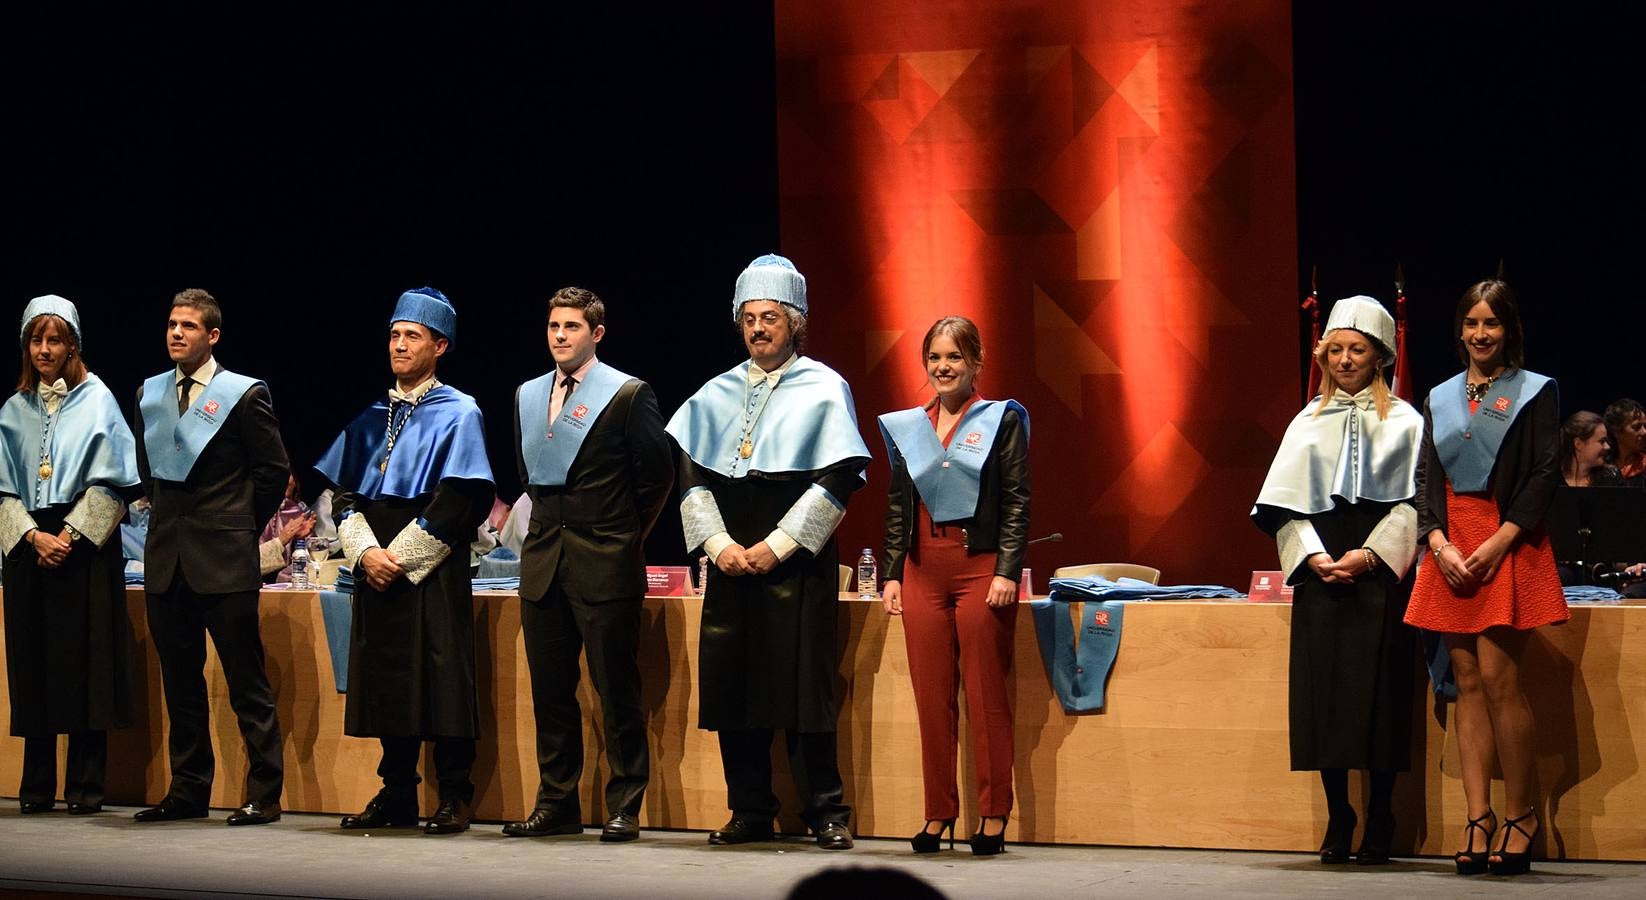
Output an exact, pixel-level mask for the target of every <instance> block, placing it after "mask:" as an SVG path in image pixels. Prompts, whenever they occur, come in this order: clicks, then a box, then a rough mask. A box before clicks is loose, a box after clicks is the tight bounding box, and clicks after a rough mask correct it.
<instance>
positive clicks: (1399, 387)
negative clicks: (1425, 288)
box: [1390, 288, 1412, 403]
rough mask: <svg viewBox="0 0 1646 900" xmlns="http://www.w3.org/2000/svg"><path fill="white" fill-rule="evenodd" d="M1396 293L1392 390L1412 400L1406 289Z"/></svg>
mask: <svg viewBox="0 0 1646 900" xmlns="http://www.w3.org/2000/svg"><path fill="white" fill-rule="evenodd" d="M1397 290H1398V291H1399V293H1397V294H1396V295H1395V383H1394V384H1393V385H1390V390H1391V391H1392V392H1393V393H1394V395H1395V396H1396V397H1399V398H1400V399H1402V400H1404V401H1406V402H1407V403H1410V402H1412V364H1411V361H1410V360H1409V359H1408V358H1407V356H1406V291H1405V289H1404V288H1397Z"/></svg>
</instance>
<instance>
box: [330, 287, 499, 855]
mask: <svg viewBox="0 0 1646 900" xmlns="http://www.w3.org/2000/svg"><path fill="white" fill-rule="evenodd" d="M456 337H457V311H456V310H455V309H454V308H453V307H452V304H451V301H450V300H448V299H446V295H445V294H442V293H441V292H439V291H437V290H435V289H434V288H429V287H424V288H418V289H417V290H413V291H407V292H406V293H404V294H401V295H400V300H399V302H398V303H396V304H395V307H394V314H393V315H392V316H391V317H390V318H389V368H390V369H392V370H393V372H394V378H395V386H394V387H393V388H391V389H390V390H389V392H388V395H387V396H386V397H383V398H381V399H379V400H378V401H377V402H375V403H373V404H372V405H371V406H369V407H367V408H366V410H365V411H364V412H362V413H361V414H360V415H359V416H357V417H356V418H355V420H354V421H353V422H350V423H349V426H348V427H347V428H345V429H344V430H343V433H342V434H340V435H338V436H337V440H336V441H334V442H333V443H332V445H331V449H329V450H327V451H326V453H325V455H324V456H322V457H321V458H320V461H319V462H318V463H316V464H315V468H316V469H318V470H320V473H321V474H322V475H324V476H326V478H327V480H328V481H330V482H331V485H332V488H333V489H334V491H335V492H336V500H335V501H334V503H333V506H332V509H333V510H334V512H335V514H336V515H337V536H338V538H340V539H341V540H342V542H343V555H344V557H345V559H346V560H347V561H348V564H349V565H350V566H351V567H352V570H353V573H354V579H355V582H354V583H355V589H354V620H353V625H352V629H353V631H352V633H351V634H350V636H349V693H348V701H347V703H346V705H345V707H344V728H343V730H344V731H345V732H346V733H347V734H350V735H353V736H355V737H375V738H377V739H378V740H379V741H380V742H381V743H382V745H383V757H382V762H381V763H380V764H379V765H378V767H377V774H378V775H379V776H380V777H381V778H382V779H383V789H382V790H380V791H379V792H378V793H377V796H376V797H374V798H373V799H372V800H371V802H370V803H368V804H366V808H365V809H364V810H363V811H362V812H360V813H359V814H357V815H352V816H347V817H345V818H344V819H343V821H342V827H344V828H351V829H369V828H385V827H409V828H415V827H416V826H417V821H418V803H417V785H418V784H419V783H420V782H421V779H420V778H419V777H418V774H417V762H418V759H419V758H420V757H421V756H422V748H423V742H424V741H432V742H433V743H434V767H435V777H436V780H437V781H438V782H439V785H440V805H439V808H438V810H437V811H436V812H435V814H434V817H433V818H431V819H430V820H429V821H428V823H427V825H426V826H425V827H424V829H423V830H424V832H425V833H427V834H454V833H456V832H460V831H465V830H467V829H468V827H469V820H470V818H471V817H472V812H471V808H470V807H471V804H472V802H473V800H474V783H473V781H471V780H470V770H471V769H472V768H473V767H474V755H475V739H476V738H477V736H478V735H479V733H480V711H479V700H478V694H477V690H476V681H475V660H474V589H473V583H472V582H471V581H470V580H469V555H468V546H469V539H470V536H472V535H473V534H474V531H475V529H476V528H478V527H479V525H480V523H481V522H482V521H484V520H485V518H486V514H487V513H488V512H490V511H491V505H492V498H493V496H494V495H495V493H496V488H495V487H494V485H493V482H492V470H491V463H490V462H489V461H488V460H487V458H486V432H485V427H484V425H483V423H482V422H481V418H480V407H478V406H477V405H475V402H474V398H472V397H470V396H469V395H467V394H464V393H461V392H460V391H457V390H456V389H454V388H452V387H449V386H447V385H444V384H441V383H440V381H439V380H438V379H437V378H435V365H436V364H437V363H438V362H439V360H440V357H441V356H444V355H445V353H446V351H447V350H448V349H450V348H451V345H452V342H453V341H454V340H455V339H456Z"/></svg>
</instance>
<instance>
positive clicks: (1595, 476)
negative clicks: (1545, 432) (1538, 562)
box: [1560, 400, 1646, 597]
mask: <svg viewBox="0 0 1646 900" xmlns="http://www.w3.org/2000/svg"><path fill="white" fill-rule="evenodd" d="M1625 404H1634V401H1633V400H1619V401H1618V402H1616V403H1613V404H1612V405H1611V406H1609V407H1607V408H1606V412H1607V415H1608V418H1602V417H1600V416H1598V415H1596V414H1595V413H1592V412H1589V411H1588V410H1586V409H1584V410H1578V411H1577V412H1575V413H1572V414H1571V415H1570V416H1568V417H1566V422H1565V424H1563V425H1562V426H1561V427H1560V475H1561V477H1562V478H1563V479H1564V480H1565V482H1566V484H1567V485H1568V486H1569V487H1613V486H1618V485H1622V484H1624V481H1623V479H1622V477H1621V476H1620V475H1619V474H1618V470H1617V467H1616V466H1612V465H1608V464H1607V462H1606V452H1607V451H1608V450H1609V449H1611V441H1610V438H1609V435H1608V428H1607V427H1603V426H1607V425H1609V423H1610V421H1611V419H1610V418H1609V417H1610V416H1611V414H1612V412H1613V410H1620V415H1619V419H1618V421H1619V423H1620V424H1619V429H1620V431H1623V432H1627V431H1629V430H1630V428H1631V427H1633V426H1646V416H1639V415H1636V416H1630V415H1628V413H1627V407H1625ZM1634 405H1635V406H1636V408H1638V406H1639V405H1638V404H1634ZM1617 568H1619V569H1621V570H1622V571H1623V572H1624V573H1625V574H1626V575H1628V576H1630V577H1633V578H1640V577H1641V576H1642V575H1643V574H1646V563H1635V564H1633V565H1627V566H1624V565H1620V566H1617ZM1588 581H1589V579H1588V577H1587V576H1586V575H1585V574H1584V572H1583V570H1582V569H1581V568H1580V567H1579V566H1578V565H1577V564H1575V563H1571V562H1562V563H1560V583H1561V584H1563V585H1578V584H1587V583H1588ZM1619 589H1620V590H1622V591H1623V593H1624V594H1625V595H1626V596H1630V597H1640V596H1646V582H1638V583H1635V584H1631V585H1628V586H1626V587H1620V588H1619Z"/></svg>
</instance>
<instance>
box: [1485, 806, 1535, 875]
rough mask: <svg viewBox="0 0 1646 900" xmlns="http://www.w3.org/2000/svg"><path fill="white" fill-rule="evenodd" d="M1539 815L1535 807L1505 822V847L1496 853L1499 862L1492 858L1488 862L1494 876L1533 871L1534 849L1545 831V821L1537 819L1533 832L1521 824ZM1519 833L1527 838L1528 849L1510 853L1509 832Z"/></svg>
mask: <svg viewBox="0 0 1646 900" xmlns="http://www.w3.org/2000/svg"><path fill="white" fill-rule="evenodd" d="M1536 815H1537V808H1536V807H1533V808H1531V809H1528V810H1526V812H1524V813H1522V814H1521V815H1519V816H1517V817H1516V818H1513V819H1504V820H1503V832H1502V834H1503V846H1502V847H1499V848H1498V851H1497V852H1496V853H1493V854H1491V855H1492V856H1495V857H1497V862H1492V861H1491V859H1490V858H1488V859H1487V860H1486V870H1487V871H1489V872H1491V873H1492V874H1493V875H1525V874H1526V873H1527V872H1530V871H1532V849H1533V847H1534V845H1535V844H1536V843H1537V836H1538V834H1539V833H1540V832H1542V831H1543V820H1542V819H1537V820H1536V822H1535V824H1534V825H1533V826H1532V830H1531V831H1527V830H1526V829H1525V828H1523V827H1521V825H1520V823H1521V822H1524V821H1526V820H1527V819H1530V818H1532V817H1533V816H1536ZM1511 830H1513V831H1518V832H1520V833H1521V834H1524V835H1525V836H1526V849H1525V850H1522V851H1520V852H1519V853H1510V852H1509V832H1510V831H1511Z"/></svg>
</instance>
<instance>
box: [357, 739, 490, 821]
mask: <svg viewBox="0 0 1646 900" xmlns="http://www.w3.org/2000/svg"><path fill="white" fill-rule="evenodd" d="M377 740H378V742H379V743H381V744H382V745H383V760H382V762H379V763H378V764H377V775H378V777H379V778H382V779H383V793H382V796H384V797H385V798H386V799H388V801H389V802H390V803H392V804H396V805H400V804H404V805H407V806H410V807H411V808H412V809H416V808H417V786H418V785H419V784H422V783H423V779H422V778H420V777H419V776H418V774H417V761H418V758H419V757H421V756H422V755H423V739H422V738H420V737H383V738H378V739H377ZM433 743H434V778H435V781H436V783H438V784H439V785H440V802H442V803H445V802H447V801H448V800H462V801H463V802H465V803H470V802H473V800H474V782H473V781H472V780H471V779H470V777H469V775H470V773H471V772H472V771H473V770H474V753H475V740H474V738H466V737H442V738H434V740H433Z"/></svg>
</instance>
